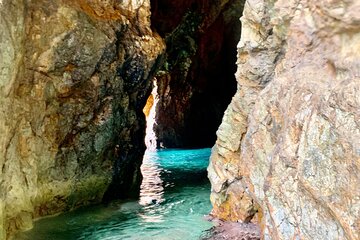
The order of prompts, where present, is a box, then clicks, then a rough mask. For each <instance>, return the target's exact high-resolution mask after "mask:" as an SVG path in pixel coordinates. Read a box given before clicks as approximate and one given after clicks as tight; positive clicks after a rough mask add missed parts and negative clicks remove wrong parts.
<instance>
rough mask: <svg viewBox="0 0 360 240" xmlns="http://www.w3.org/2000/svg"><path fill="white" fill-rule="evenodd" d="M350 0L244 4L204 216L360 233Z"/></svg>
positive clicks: (358, 59) (356, 29)
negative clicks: (232, 87) (209, 208)
mask: <svg viewBox="0 0 360 240" xmlns="http://www.w3.org/2000/svg"><path fill="white" fill-rule="evenodd" d="M359 10H360V3H359V1H355V0H354V1H340V0H337V1H275V2H272V1H262V0H258V1H250V0H249V1H247V2H246V4H245V10H244V15H243V17H242V37H241V40H240V42H239V44H238V71H237V74H236V77H237V81H238V90H237V93H236V94H235V96H234V98H233V100H232V102H231V104H230V105H229V106H228V109H227V110H226V112H225V116H224V118H223V122H222V124H221V126H220V128H219V130H218V132H217V135H218V139H217V142H216V145H215V147H214V148H213V153H212V156H211V164H210V166H209V169H208V170H209V178H210V180H211V182H212V186H213V187H212V196H211V200H212V203H213V206H214V208H213V214H215V215H216V216H218V217H220V218H222V219H229V220H241V221H245V222H247V221H251V222H255V223H258V224H260V225H261V228H262V234H263V236H264V239H309V240H310V239H353V240H355V239H359V238H360V235H359V233H360V188H359V185H360V170H359V169H360V151H359V149H360V122H359V120H360V112H359V109H360V97H359V96H360V91H359V86H360V75H359V66H360V44H359V43H360V41H359V40H360V37H359V36H360V25H359V23H360V15H359V14H358V12H359Z"/></svg>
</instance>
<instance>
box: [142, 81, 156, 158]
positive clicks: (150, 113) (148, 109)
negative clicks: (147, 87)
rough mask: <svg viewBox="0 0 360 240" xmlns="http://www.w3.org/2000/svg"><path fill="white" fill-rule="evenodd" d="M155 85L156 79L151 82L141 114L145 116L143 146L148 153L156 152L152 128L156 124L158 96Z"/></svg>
mask: <svg viewBox="0 0 360 240" xmlns="http://www.w3.org/2000/svg"><path fill="white" fill-rule="evenodd" d="M157 88H158V86H157V83H156V78H154V80H153V89H152V92H151V94H150V96H149V98H148V100H147V101H146V105H145V107H144V109H143V112H144V114H145V116H146V135H145V145H146V148H147V149H148V150H149V151H156V147H157V139H156V135H155V131H154V126H155V124H156V121H155V116H156V105H157V104H158V102H159V96H158V93H157Z"/></svg>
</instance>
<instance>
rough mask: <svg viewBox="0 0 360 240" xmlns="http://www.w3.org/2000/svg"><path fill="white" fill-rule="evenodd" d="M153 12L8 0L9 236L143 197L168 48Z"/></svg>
mask: <svg viewBox="0 0 360 240" xmlns="http://www.w3.org/2000/svg"><path fill="white" fill-rule="evenodd" d="M149 8H150V2H149V1H142V4H140V3H139V1H92V0H79V1H60V0H58V1H57V0H55V1H42V0H35V1H20V0H15V1H10V0H2V1H0V19H1V20H0V26H1V31H0V133H1V134H0V169H1V173H0V239H4V238H6V236H7V235H8V236H9V234H11V233H12V232H14V231H17V230H24V229H28V228H30V227H31V226H32V219H33V218H37V217H41V216H45V215H49V214H54V213H58V212H61V211H66V210H71V209H73V208H76V207H78V206H81V205H85V204H89V203H95V202H99V201H101V200H102V199H103V198H104V197H105V198H107V199H111V198H113V197H128V196H131V195H136V194H137V193H138V188H139V185H140V180H141V175H140V164H141V161H142V155H143V152H144V150H145V145H144V129H145V118H144V115H143V113H142V108H143V107H144V105H145V103H146V99H147V97H148V95H149V93H150V91H151V79H152V77H153V76H154V73H155V72H156V70H157V67H158V65H159V59H158V56H159V55H160V54H161V53H162V52H163V50H164V48H165V46H164V43H163V41H162V40H161V38H160V37H159V36H157V35H156V34H153V33H152V31H151V30H150V22H149V21H150V9H149ZM125 10H126V11H125Z"/></svg>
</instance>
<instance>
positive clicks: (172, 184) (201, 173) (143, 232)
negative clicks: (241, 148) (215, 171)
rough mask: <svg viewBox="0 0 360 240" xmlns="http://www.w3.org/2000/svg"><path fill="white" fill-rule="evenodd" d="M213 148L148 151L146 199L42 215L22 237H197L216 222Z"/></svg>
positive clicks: (63, 239) (37, 239)
mask: <svg viewBox="0 0 360 240" xmlns="http://www.w3.org/2000/svg"><path fill="white" fill-rule="evenodd" d="M209 155H210V149H200V150H164V151H158V152H146V154H145V157H144V164H143V166H142V172H143V175H144V180H143V183H142V185H141V192H140V199H139V200H136V201H114V202H112V203H110V204H107V205H98V206H93V207H86V208H82V209H79V210H76V211H73V212H70V213H65V214H61V215H60V216H57V217H53V218H46V219H42V220H40V221H38V222H36V224H35V228H34V229H33V230H31V231H29V232H25V233H22V234H19V235H18V236H17V237H16V238H15V239H18V240H25V239H26V240H43V239H44V240H48V239H49V240H71V239H84V240H85V239H86V240H110V239H131V240H150V239H151V240H162V239H166V240H177V239H178V240H191V239H198V237H199V236H200V235H201V232H202V231H204V230H206V229H209V228H210V227H211V226H212V225H211V223H209V222H207V221H205V220H204V219H203V216H204V215H205V214H207V213H208V212H209V211H210V209H211V206H210V201H209V195H210V184H209V182H208V180H207V177H206V167H207V165H208V158H209Z"/></svg>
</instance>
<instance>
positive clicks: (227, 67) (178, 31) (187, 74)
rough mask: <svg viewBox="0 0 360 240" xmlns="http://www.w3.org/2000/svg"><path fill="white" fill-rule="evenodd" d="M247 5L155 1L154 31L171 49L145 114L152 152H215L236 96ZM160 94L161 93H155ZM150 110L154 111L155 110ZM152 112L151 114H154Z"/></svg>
mask: <svg viewBox="0 0 360 240" xmlns="http://www.w3.org/2000/svg"><path fill="white" fill-rule="evenodd" d="M243 5H244V1H243V0H233V1H229V2H227V3H226V4H225V5H222V4H220V2H218V1H209V0H202V1H198V0H186V1H166V0H152V1H151V24H152V30H153V31H154V32H157V33H158V34H159V35H160V36H161V37H162V38H163V39H164V40H165V43H166V53H165V60H164V64H163V66H162V68H161V69H160V71H159V72H158V74H157V76H156V84H154V87H156V90H155V92H154V90H153V92H152V94H151V95H150V97H149V99H148V103H147V106H146V107H145V109H144V111H147V110H146V109H147V108H149V106H150V105H149V104H151V103H153V102H154V100H155V98H154V97H155V96H156V104H155V105H152V106H153V111H152V115H151V117H150V118H149V117H148V118H147V119H148V120H150V122H148V124H147V125H148V127H147V134H150V136H151V139H152V140H151V141H152V143H151V144H150V142H149V141H150V139H149V137H150V136H148V135H147V137H146V142H147V145H148V148H151V149H155V148H156V149H160V148H187V149H195V148H206V147H212V146H213V145H214V143H215V140H216V131H217V128H218V127H219V125H220V123H221V119H222V117H223V113H224V111H225V109H226V107H227V106H228V104H229V103H230V101H231V98H232V96H233V95H234V93H235V91H236V86H237V84H236V80H235V72H236V57H237V56H236V55H237V43H238V41H239V39H240V34H241V25H240V21H239V18H240V17H241V15H242V10H243ZM154 89H155V88H154ZM149 109H150V108H149ZM149 113H150V112H148V113H147V114H149Z"/></svg>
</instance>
